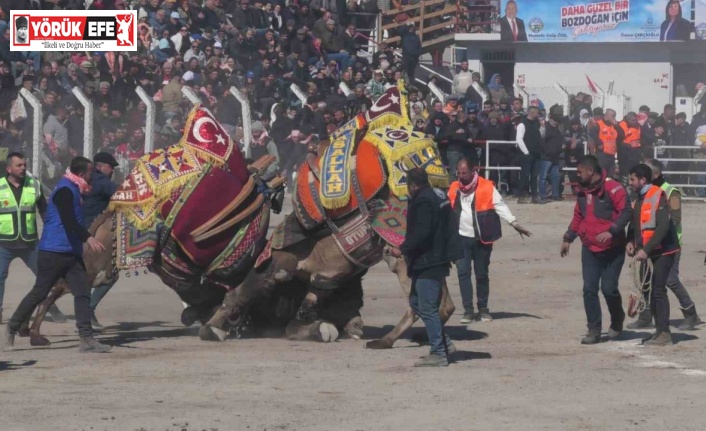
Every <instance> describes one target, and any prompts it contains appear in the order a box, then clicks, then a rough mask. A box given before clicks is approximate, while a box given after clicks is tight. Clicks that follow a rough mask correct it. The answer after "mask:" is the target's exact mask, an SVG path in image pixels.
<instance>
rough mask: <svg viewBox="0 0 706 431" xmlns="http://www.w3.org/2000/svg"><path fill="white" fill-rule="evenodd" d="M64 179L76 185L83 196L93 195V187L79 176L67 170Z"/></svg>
mask: <svg viewBox="0 0 706 431" xmlns="http://www.w3.org/2000/svg"><path fill="white" fill-rule="evenodd" d="M64 178H66V179H67V180H69V181H71V182H72V183H74V184H76V185H77V186H78V190H79V192H80V193H81V194H82V195H87V194H89V193H91V186H90V185H89V184H88V183H87V182H86V180H84V179H83V178H81V177H79V176H78V175H75V174H72V173H71V171H70V170H68V169H67V170H66V173H65V174H64Z"/></svg>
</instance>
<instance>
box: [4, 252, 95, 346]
mask: <svg viewBox="0 0 706 431" xmlns="http://www.w3.org/2000/svg"><path fill="white" fill-rule="evenodd" d="M61 278H65V279H66V281H67V282H68V283H69V288H70V289H71V294H72V295H73V296H74V311H75V314H76V327H77V328H78V333H79V335H80V336H82V337H90V336H92V335H93V327H91V287H90V285H89V284H88V275H87V274H86V266H85V265H84V263H83V259H82V258H80V257H78V256H75V255H74V254H71V253H53V252H50V251H43V250H40V251H39V253H38V256H37V281H36V282H35V284H34V287H33V288H32V290H30V291H29V293H28V294H27V295H26V296H25V297H24V299H22V302H20V305H19V307H17V310H16V311H15V314H13V315H12V317H11V318H10V321H9V322H8V323H7V325H8V327H9V328H10V331H12V332H13V333H16V332H17V331H18V330H19V329H20V326H21V325H22V322H24V321H26V320H28V319H29V318H30V316H32V313H33V312H34V309H35V308H37V306H38V305H39V304H40V303H41V302H42V301H44V300H45V299H46V298H47V295H49V291H50V290H51V288H52V287H53V286H54V285H55V284H56V282H57V281H59V279H61Z"/></svg>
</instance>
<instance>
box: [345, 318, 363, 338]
mask: <svg viewBox="0 0 706 431" xmlns="http://www.w3.org/2000/svg"><path fill="white" fill-rule="evenodd" d="M343 331H344V332H345V334H346V335H348V336H349V337H350V338H352V339H354V340H360V339H361V338H362V337H363V319H362V318H361V317H360V316H356V317H354V318H352V319H351V320H350V321H348V323H346V326H345V328H343Z"/></svg>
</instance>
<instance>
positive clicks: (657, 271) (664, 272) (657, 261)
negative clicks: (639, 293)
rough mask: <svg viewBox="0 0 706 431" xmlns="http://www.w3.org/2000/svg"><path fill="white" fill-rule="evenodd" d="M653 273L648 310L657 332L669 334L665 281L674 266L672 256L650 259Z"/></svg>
mask: <svg viewBox="0 0 706 431" xmlns="http://www.w3.org/2000/svg"><path fill="white" fill-rule="evenodd" d="M652 265H653V268H654V271H653V273H652V298H651V301H650V309H651V310H652V315H653V316H655V328H656V329H657V332H669V297H668V296H667V280H668V279H669V272H670V271H671V270H672V266H673V265H674V254H669V255H662V256H659V257H656V258H652Z"/></svg>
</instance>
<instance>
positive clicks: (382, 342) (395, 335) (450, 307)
mask: <svg viewBox="0 0 706 431" xmlns="http://www.w3.org/2000/svg"><path fill="white" fill-rule="evenodd" d="M383 256H384V257H383V260H384V261H385V263H387V266H388V267H389V268H390V270H391V271H392V272H393V273H395V274H397V278H398V281H399V283H400V286H401V287H402V291H403V292H404V293H405V295H406V296H407V297H409V295H410V293H411V292H412V280H411V279H410V278H409V277H407V265H406V263H405V261H404V259H396V258H393V257H392V256H390V255H389V254H387V253H384V255H383ZM454 311H456V306H455V305H454V303H453V301H452V300H451V296H450V295H449V289H448V286H447V285H446V281H444V283H443V285H442V287H441V303H440V305H439V315H440V317H441V323H442V324H444V325H445V324H446V322H447V321H448V320H449V319H450V318H451V316H452V315H453V313H454ZM417 319H419V316H417V315H415V314H414V312H413V311H412V308H411V307H407V310H406V311H405V314H404V316H402V319H401V320H400V321H399V323H397V326H395V327H394V328H393V329H392V330H391V331H390V332H389V333H387V334H386V335H385V336H384V337H382V338H381V339H379V340H373V341H369V342H368V343H366V345H365V347H366V348H368V349H391V348H392V345H393V344H394V343H395V341H397V340H398V339H399V338H400V337H401V336H402V334H404V332H405V331H407V330H408V329H409V328H411V327H412V325H414V322H416V321H417Z"/></svg>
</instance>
